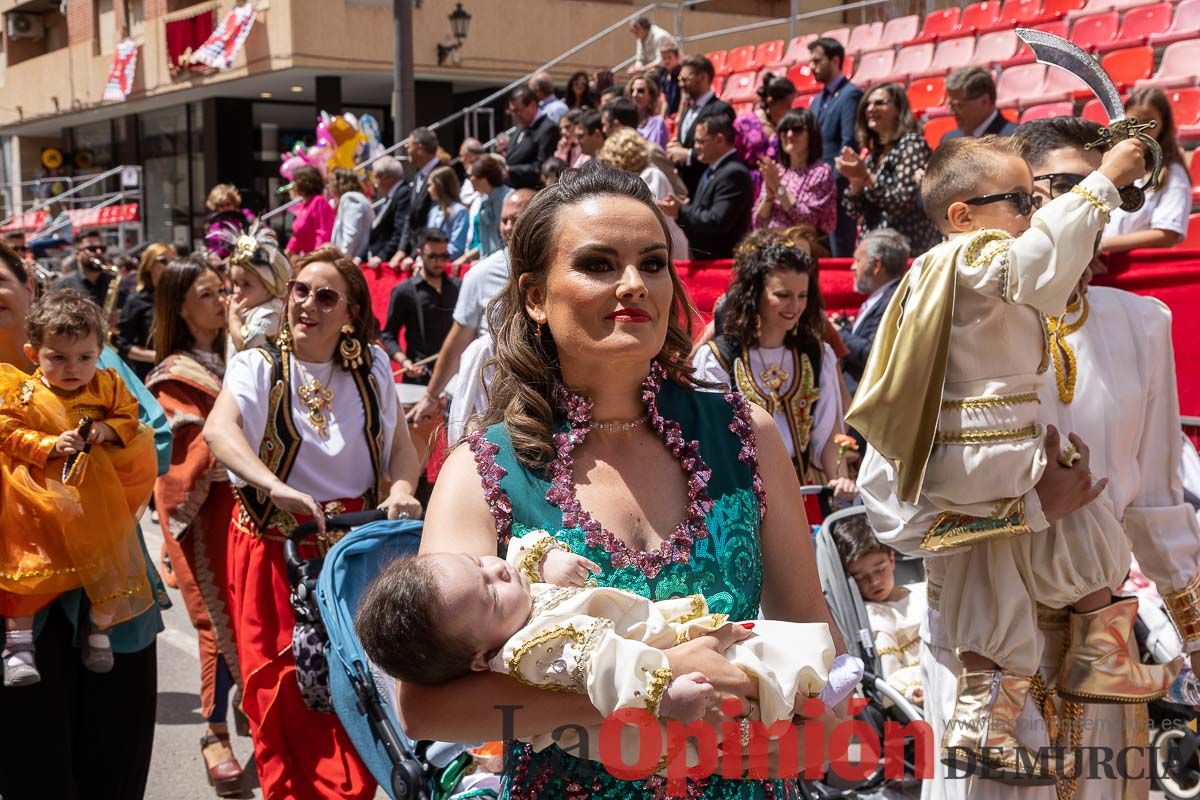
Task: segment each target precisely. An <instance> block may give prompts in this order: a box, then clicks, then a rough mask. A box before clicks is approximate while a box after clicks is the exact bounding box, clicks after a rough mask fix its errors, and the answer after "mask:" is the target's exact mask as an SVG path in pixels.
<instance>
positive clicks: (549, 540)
mask: <svg viewBox="0 0 1200 800" xmlns="http://www.w3.org/2000/svg"><path fill="white" fill-rule="evenodd" d="M550 550H566V551H568V552H570V550H571V548H569V547H567V546H566V545H565V544H563V543H562V542H560V541H559V540H558V539H555V538H554V537H553V536H550V535H549V534H547V535H545V536H543V537H542V538H541V539H538V541H537V543H536V544H534V545H533V546H532V547H530V548H529V549H528V550H526V551H525V555H523V556H521V564H520V566H518V567H517V569H519V570H520V571H521V574H522V575H524V576H525V577H526V578H528V579H529V582H530V583H543V580H542V562H543V561H544V560H545V559H546V553H548V552H549V551H550Z"/></svg>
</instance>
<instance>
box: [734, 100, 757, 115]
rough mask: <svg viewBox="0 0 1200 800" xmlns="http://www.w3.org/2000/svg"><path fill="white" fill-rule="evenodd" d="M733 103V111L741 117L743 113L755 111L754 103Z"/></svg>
mask: <svg viewBox="0 0 1200 800" xmlns="http://www.w3.org/2000/svg"><path fill="white" fill-rule="evenodd" d="M731 105H732V106H733V113H734V114H735V115H736V116H739V117H740V116H742V115H743V114H752V113H754V103H731Z"/></svg>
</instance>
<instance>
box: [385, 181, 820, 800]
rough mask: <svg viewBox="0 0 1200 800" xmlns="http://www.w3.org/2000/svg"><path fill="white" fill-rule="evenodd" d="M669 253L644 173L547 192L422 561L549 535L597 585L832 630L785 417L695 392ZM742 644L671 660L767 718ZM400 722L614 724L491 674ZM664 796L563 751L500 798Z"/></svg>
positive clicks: (723, 785) (510, 730)
mask: <svg viewBox="0 0 1200 800" xmlns="http://www.w3.org/2000/svg"><path fill="white" fill-rule="evenodd" d="M669 242H670V237H669V234H668V231H667V226H666V223H665V221H664V219H663V217H662V214H661V213H660V212H658V210H657V209H656V208H655V205H654V202H653V199H652V197H651V196H650V193H649V190H648V189H647V188H646V185H645V183H643V182H642V181H641V180H640V179H639V178H638V177H637V176H636V175H631V174H627V173H622V172H618V171H615V170H611V169H608V168H592V169H587V170H582V171H579V172H577V173H568V174H567V175H565V176H564V180H563V181H562V182H561V183H559V184H557V185H556V186H554V187H551V188H549V189H546V190H544V191H543V192H541V193H540V194H539V195H538V196H537V197H536V198H535V199H534V201H533V202H532V203H531V205H530V207H529V209H528V210H527V212H526V213H525V214H524V215H523V216H522V218H521V221H520V222H519V223H518V225H517V228H516V231H515V232H514V235H513V238H512V241H511V253H512V255H511V259H512V261H511V263H512V273H511V275H512V280H511V282H510V283H509V286H508V288H507V290H506V294H505V295H504V302H503V304H501V305H500V308H501V309H503V311H502V312H501V314H502V317H503V319H502V320H501V321H500V324H498V325H497V326H496V328H495V330H496V331H497V341H496V373H495V378H494V379H493V382H492V384H491V386H490V388H489V390H490V393H491V394H490V403H491V404H490V406H489V408H488V410H487V412H486V414H485V416H484V419H482V420H480V421H478V425H477V426H476V429H475V431H474V433H473V434H472V435H471V436H469V437H468V443H469V446H467V447H459V448H458V449H457V450H455V451H454V452H453V453H452V454H451V455H450V457H449V459H448V460H447V462H446V464H445V466H444V467H443V471H442V474H441V476H440V478H439V480H438V483H437V487H436V488H435V490H434V494H433V497H432V499H431V500H430V506H429V513H428V515H427V518H426V525H425V533H424V538H423V540H422V544H421V547H422V552H426V553H428V552H466V553H471V554H475V555H478V556H483V555H494V554H496V553H497V552H503V549H504V547H505V546H506V544H507V542H508V540H509V539H510V537H512V536H514V535H520V534H521V533H522V532H524V531H527V530H530V529H536V528H544V529H546V530H548V531H550V532H551V533H552V534H553V535H554V536H555V537H556V538H558V539H559V540H560V541H562V542H564V543H565V544H567V545H568V546H569V547H570V548H571V549H572V550H573V551H574V552H576V553H579V554H581V555H583V556H586V557H587V558H590V559H592V560H593V561H595V562H596V563H597V564H599V565H600V567H601V571H600V573H598V574H596V575H594V576H593V578H592V581H593V582H594V583H596V584H597V585H601V586H616V587H620V588H623V589H628V590H631V591H634V592H637V593H639V594H641V595H643V596H646V597H650V598H653V599H655V600H658V599H665V598H670V597H679V596H684V595H688V594H692V593H700V594H703V595H704V596H705V598H706V599H707V600H708V602H709V604H710V607H711V608H712V609H713V610H714V611H717V612H720V613H726V614H729V615H730V617H731V618H732V619H754V618H756V617H757V616H758V610H759V608H760V606H761V608H762V610H763V612H764V615H765V616H766V617H767V618H771V619H783V620H793V621H798V622H806V621H807V622H825V623H827V624H830V626H831V628H832V622H831V620H830V617H829V613H828V609H827V608H826V606H825V602H824V599H823V598H822V596H821V593H820V585H819V582H818V579H817V573H816V569H815V566H814V562H813V554H812V548H811V546H810V540H809V536H808V533H807V525H806V522H805V517H804V510H803V506H802V502H801V497H800V492H799V484H798V482H797V479H796V473H795V471H794V470H793V469H791V467H790V462H789V460H788V455H787V450H786V449H785V448H784V445H783V441H782V440H781V439H780V436H779V433H778V430H777V429H776V427H775V424H774V421H773V420H772V419H771V417H770V416H769V415H768V414H767V413H766V412H765V411H763V410H762V409H760V408H758V407H756V406H752V405H751V404H750V403H748V402H747V401H746V399H745V398H744V397H743V396H742V395H741V394H739V393H736V392H734V393H729V394H723V393H720V392H715V391H702V390H700V389H698V388H697V387H696V386H695V384H694V383H692V381H691V377H690V376H691V369H690V367H689V366H688V353H689V351H690V349H691V339H690V337H689V333H688V328H689V327H690V322H691V320H690V315H689V313H688V311H687V302H686V299H685V296H684V294H683V289H682V286H681V284H680V282H679V278H678V276H677V275H676V273H675V270H674V267H673V266H672V262H671V253H670V245H669ZM768 508H769V511H768ZM832 629H833V632H834V635H835V637H837V633H836V628H832ZM746 635H749V631H746V630H744V629H742V628H736V627H734V628H730V629H727V630H726V631H724V632H723V633H722V634H721V635H720V636H716V637H705V638H702V639H698V640H695V641H692V642H688V643H686V644H682V645H679V646H676V647H674V648H672V649H670V650H668V651H667V657H668V659H669V661H670V665H671V669H672V672H673V674H675V675H682V674H684V673H686V672H691V671H697V672H701V673H703V674H704V675H705V676H706V677H707V678H708V679H709V680H710V681H711V682H712V684H713V685H714V687H715V688H716V690H717V691H716V697H717V701H718V702H717V704H716V707H717V708H720V706H721V704H722V703H723V702H724V701H727V700H729V699H731V698H732V699H733V700H734V701H735V706H737V707H740V708H741V710H742V712H743V713H744V714H750V713H752V712H753V707H754V693H755V688H754V687H753V686H752V685H750V684H749V683H748V682H747V681H746V679H745V675H744V674H742V673H740V672H739V671H738V670H737V669H734V668H731V666H730V665H729V663H728V662H727V661H725V659H724V658H723V657H722V656H721V655H720V652H721V651H722V650H723V649H724V647H726V646H727V645H728V644H729V643H730V642H731V641H734V640H736V639H738V638H741V637H744V636H746ZM839 643H840V640H839ZM839 649H843V648H841V647H840V646H839ZM501 707H510V708H509V710H507V711H502V710H501ZM400 712H401V718H402V721H403V724H404V727H405V729H406V731H407V732H408V733H409V735H410V736H414V737H417V738H421V739H440V740H448V741H460V742H468V741H480V740H494V739H499V738H506V739H510V740H512V739H516V738H518V737H526V736H530V735H534V734H540V733H546V732H549V731H552V730H554V729H555V728H557V727H559V726H561V725H564V724H569V723H577V724H581V725H595V724H598V723H599V722H600V721H601V720H600V718H599V714H598V712H597V711H596V710H595V709H594V708H592V707H591V706H590V705H589V703H588V700H587V696H586V695H585V694H573V693H569V692H568V693H563V692H550V691H545V690H542V689H539V688H536V687H531V686H526V685H522V684H520V683H518V682H517V681H516V680H515V679H513V678H510V677H508V676H505V675H499V674H493V673H480V674H475V675H472V676H469V677H467V678H463V679H460V680H457V681H454V682H452V683H449V684H446V685H444V686H434V687H428V686H412V685H405V686H402V687H401V689H400ZM714 719H720V720H723V719H724V718H720V717H714ZM593 746H594V745H593ZM712 766H714V767H715V766H716V765H715V764H714V765H712ZM666 792H667V784H666V781H665V779H663V778H659V777H649V778H645V779H642V780H634V781H622V780H619V779H617V778H615V777H613V776H612V775H611V774H610V773H609V772H607V771H606V770H605V769H603V768H602V767H601V766H600V765H599V764H597V763H594V762H590V761H583V760H580V759H577V758H575V757H574V756H573V755H571V754H569V753H567V752H565V751H563V750H560V749H559V748H557V747H549V748H547V749H545V750H543V751H541V752H538V753H534V752H533V751H532V750H531V749H530V748H529V747H528V746H526V745H524V744H521V743H519V742H513V741H510V742H509V747H508V748H507V755H506V761H505V772H504V793H503V797H509V798H546V797H555V798H560V797H603V798H652V797H661V796H665V794H666ZM687 795H688V796H690V797H702V798H739V799H741V798H745V799H746V800H758V799H759V798H789V797H798V796H799V791H798V788H797V785H796V782H795V781H794V780H792V781H789V780H734V781H731V780H725V779H722V778H720V777H718V776H716V775H714V776H712V777H709V778H706V779H698V780H692V781H689V782H688V786H687Z"/></svg>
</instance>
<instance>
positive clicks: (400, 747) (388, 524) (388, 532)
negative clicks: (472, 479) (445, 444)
mask: <svg viewBox="0 0 1200 800" xmlns="http://www.w3.org/2000/svg"><path fill="white" fill-rule="evenodd" d="M325 527H326V530H346V531H349V532H348V533H346V535H345V536H344V537H342V539H341V540H340V541H339V542H338V543H337V544H335V545H334V546H333V548H332V549H331V550H330V551H329V553H328V554H326V556H325V557H324V558H323V559H308V560H304V559H301V558H300V554H299V543H300V542H301V541H302V540H303V539H304V538H306V537H308V536H311V535H313V534H315V533H316V525H315V524H314V523H307V524H305V525H301V526H299V527H297V528H296V530H295V531H293V532H292V533H291V534H290V535H289V537H288V539H287V541H286V542H284V558H285V560H286V561H287V565H288V575H289V578H290V580H291V583H292V591H293V601H292V602H293V606H294V607H295V608H296V615H297V620H298V621H300V620H307V621H308V623H309V624H310V625H312V626H313V628H314V629H315V630H316V631H318V633H323V634H324V636H325V638H326V641H325V660H326V662H327V663H328V668H329V674H328V686H329V695H330V699H331V700H332V706H333V711H334V712H335V713H336V714H337V715H338V718H339V719H340V720H341V723H342V726H343V727H344V728H345V729H346V733H347V734H349V736H350V740H351V741H352V742H353V743H354V747H355V749H356V750H358V754H359V756H360V757H361V758H362V760H363V763H365V764H366V765H367V768H368V769H370V770H371V774H372V775H374V776H375V779H376V780H377V781H378V782H379V785H380V786H382V787H383V789H384V791H386V792H387V793H388V795H389V796H390V797H392V798H393V800H451V798H453V800H468V798H486V797H495V796H496V794H495V793H494V792H493V791H491V790H489V789H476V790H473V791H458V790H459V788H460V782H461V779H462V778H463V776H464V775H465V774H466V773H467V772H468V771H469V770H470V768H471V766H472V764H473V761H474V759H473V756H472V755H471V754H470V753H469V752H467V747H466V746H463V745H452V744H446V743H442V742H413V741H412V740H410V739H409V738H408V737H407V736H405V735H404V733H403V732H402V731H401V729H400V726H399V723H398V722H397V716H396V711H395V708H394V705H393V703H394V697H395V685H394V684H393V683H392V682H391V681H390V679H389V678H388V677H387V676H386V675H383V674H382V673H380V672H378V671H375V670H373V669H372V665H371V664H370V663H369V662H368V661H367V657H366V655H365V654H364V653H363V650H362V646H361V645H360V644H359V642H358V637H357V636H356V635H355V632H354V612H355V609H357V608H358V603H359V600H360V598H361V597H362V595H363V593H364V592H365V591H366V589H367V586H368V585H370V583H371V581H372V580H374V579H375V577H376V576H377V575H378V574H379V573H380V572H381V571H382V570H383V568H384V567H386V566H387V565H388V564H389V563H390V562H391V561H393V560H395V559H396V558H399V557H401V556H406V555H411V554H413V553H415V552H416V551H417V547H418V545H419V544H420V541H421V522H419V521H415V520H398V521H389V520H387V519H386V517H385V515H384V513H383V512H382V511H378V510H372V511H362V512H358V513H355V514H342V515H335V516H330V517H328V518H327V519H326V521H325Z"/></svg>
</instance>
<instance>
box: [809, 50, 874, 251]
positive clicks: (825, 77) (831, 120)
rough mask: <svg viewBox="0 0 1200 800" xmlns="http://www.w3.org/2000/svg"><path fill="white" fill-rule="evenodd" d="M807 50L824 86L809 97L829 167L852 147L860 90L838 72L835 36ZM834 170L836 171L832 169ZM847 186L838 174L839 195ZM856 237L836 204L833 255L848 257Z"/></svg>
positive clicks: (841, 58)
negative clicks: (813, 95)
mask: <svg viewBox="0 0 1200 800" xmlns="http://www.w3.org/2000/svg"><path fill="white" fill-rule="evenodd" d="M808 53H809V66H810V67H811V68H812V74H813V79H814V80H816V81H817V83H820V84H824V87H825V88H824V89H822V90H821V93H820V94H819V95H817V97H816V99H815V100H813V104H812V109H811V110H812V113H813V116H814V117H816V118H817V124H818V125H820V126H821V139H822V141H823V142H824V148H823V153H824V157H825V160H826V161H828V162H829V166H831V167H832V166H834V164H833V160H834V158H836V157H837V156H838V155H839V154H840V153H841V152H842V148H843V147H856V145H855V141H854V121H855V118H856V117H857V115H858V104H859V101H861V100H862V95H863V93H862V89H860V88H858V87H857V86H855V85H854V84H853V83H851V82H850V80H849V79H848V78H847V77H846V76H845V75H843V74H842V65H843V64H844V63H845V61H846V50H845V48H843V47H842V44H841V42H839V41H838V40H837V39H825V38H821V39H817V40H815V41H814V42H812V44H810V45H809V46H808ZM834 172H835V174H836V172H837V170H836V168H835V170H834ZM848 185H849V181H847V180H846V179H845V178H843V177H842V176H841V175H838V179H837V188H838V196H839V198H840V197H841V194H842V192H844V191H846V187H847V186H848ZM856 238H857V236H856V225H855V221H854V220H853V219H852V218H850V217H848V216H847V215H846V214H845V212H843V211H842V206H841V203H838V217H837V227H836V228H835V229H834V231H833V236H832V237H830V245H831V247H830V249H831V250H832V251H833V255H834V256H836V257H838V258H851V257H852V256H853V255H854V244H855V240H856Z"/></svg>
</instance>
